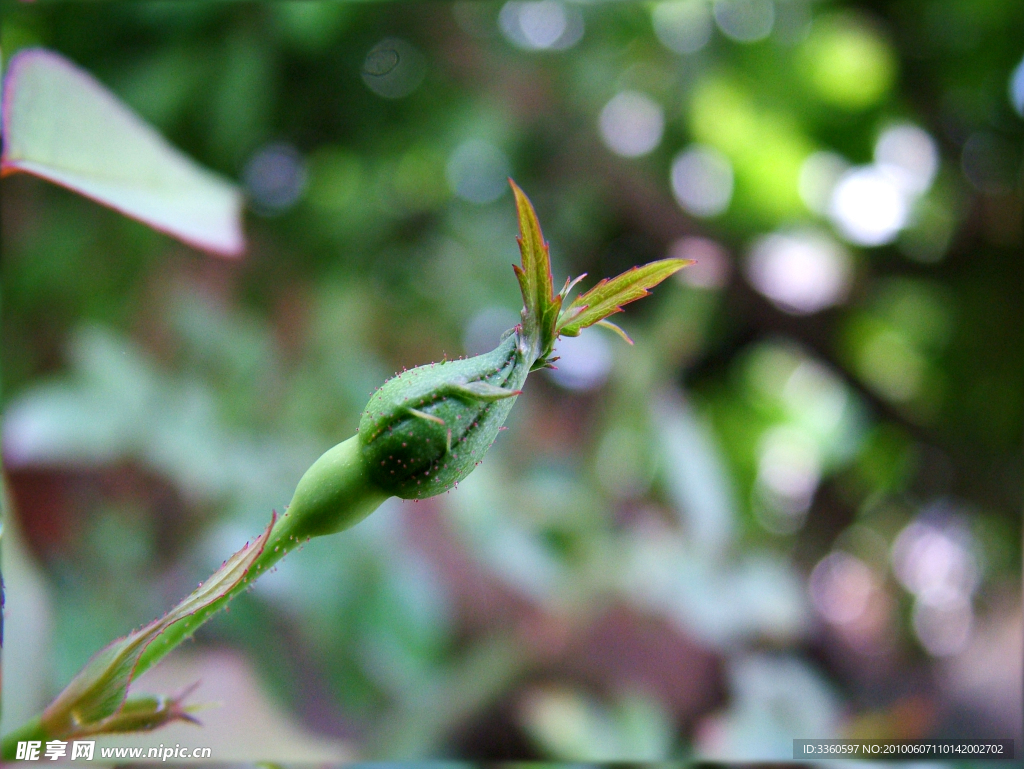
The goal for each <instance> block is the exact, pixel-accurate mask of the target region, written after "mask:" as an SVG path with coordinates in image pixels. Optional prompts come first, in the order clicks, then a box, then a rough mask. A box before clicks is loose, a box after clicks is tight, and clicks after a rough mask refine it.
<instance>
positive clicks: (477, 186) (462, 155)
mask: <svg viewBox="0 0 1024 769" xmlns="http://www.w3.org/2000/svg"><path fill="white" fill-rule="evenodd" d="M445 172H446V175H447V177H448V184H449V186H451V188H452V192H454V193H455V194H456V195H458V196H459V197H460V198H462V199H463V200H467V201H469V202H470V203H477V204H479V205H483V204H485V203H493V202H494V201H495V200H497V199H498V198H500V197H501V196H502V195H503V194H504V193H505V190H506V188H507V182H506V180H507V179H508V176H509V173H510V171H509V162H508V158H507V157H505V153H504V152H502V151H501V150H499V149H498V148H497V147H495V146H494V145H493V144H490V143H489V142H485V141H483V140H481V139H470V140H469V141H466V142H463V143H462V144H460V145H459V146H458V147H456V148H455V151H454V152H453V153H452V154H451V157H449V159H448V164H447V167H446V168H445Z"/></svg>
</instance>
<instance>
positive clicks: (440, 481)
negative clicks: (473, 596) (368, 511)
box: [359, 330, 533, 499]
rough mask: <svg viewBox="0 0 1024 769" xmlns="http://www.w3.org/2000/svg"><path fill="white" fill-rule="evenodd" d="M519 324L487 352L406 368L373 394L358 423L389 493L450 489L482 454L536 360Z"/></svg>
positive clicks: (407, 495)
mask: <svg viewBox="0 0 1024 769" xmlns="http://www.w3.org/2000/svg"><path fill="white" fill-rule="evenodd" d="M529 352H530V351H529V349H528V348H527V347H526V346H525V345H523V344H522V339H521V337H520V334H519V332H518V330H513V331H511V332H509V333H507V334H506V335H505V337H504V338H503V340H502V341H501V343H499V345H498V346H497V347H496V348H495V349H494V350H491V351H490V352H488V353H484V354H483V355H477V356H474V357H472V358H466V359H464V360H454V361H443V362H441V363H431V364H428V365H426V366H419V367H417V368H413V369H409V370H408V371H403V372H402V373H401V374H399V375H398V376H396V377H394V378H393V379H390V380H388V381H387V382H385V383H384V384H383V385H382V386H381V387H380V389H378V390H377V391H376V392H375V393H374V394H373V395H372V396H371V398H370V402H369V403H367V405H366V410H365V411H363V415H362V418H361V420H360V422H359V441H360V448H361V452H362V457H363V461H364V464H365V467H366V472H367V474H368V475H369V477H370V479H371V481H372V482H373V483H374V484H375V485H377V486H378V487H379V488H380V489H382V490H383V491H385V492H386V493H388V494H393V495H394V496H397V497H401V498H403V499H423V498H425V497H432V496H434V495H435V494H440V493H441V492H443V491H448V490H449V489H451V488H452V487H454V485H455V484H456V483H458V482H459V481H461V480H462V479H463V478H465V477H466V476H467V475H469V473H470V472H471V471H472V470H473V467H474V466H475V465H476V464H477V463H478V462H479V461H480V460H481V459H483V457H484V454H485V453H486V452H487V449H489V448H490V446H491V444H492V443H493V442H494V439H495V438H496V437H497V435H498V430H499V428H500V427H501V426H502V424H503V423H504V422H505V418H506V417H507V416H508V413H509V411H510V410H511V408H512V404H513V403H514V402H515V400H516V396H518V395H519V392H520V388H521V387H522V386H523V382H525V381H526V375H527V374H528V373H529V371H530V366H531V364H532V363H533V361H532V360H531V358H530V355H529Z"/></svg>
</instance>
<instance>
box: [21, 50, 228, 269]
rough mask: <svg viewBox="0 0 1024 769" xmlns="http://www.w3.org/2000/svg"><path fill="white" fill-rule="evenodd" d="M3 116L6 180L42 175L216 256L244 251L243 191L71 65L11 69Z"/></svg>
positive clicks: (57, 62)
mask: <svg viewBox="0 0 1024 769" xmlns="http://www.w3.org/2000/svg"><path fill="white" fill-rule="evenodd" d="M3 107H4V114H3V140H4V150H3V160H2V172H3V173H4V174H8V173H12V172H15V171H24V172H26V173H30V174H34V175H36V176H39V177H41V178H43V179H47V180H49V181H51V182H54V183H56V184H60V185H62V186H64V187H67V188H68V189H71V190H74V191H75V192H78V193H80V194H82V195H85V196H86V197H89V198H92V199H93V200H95V201H97V202H99V203H102V204H104V205H107V206H110V207H111V208H113V209H115V210H117V211H120V212H121V213H123V214H125V215H126V216H130V217H132V218H134V219H138V220H139V221H141V222H144V223H146V224H148V225H150V226H151V227H153V228H155V229H157V230H161V231H163V232H166V233H168V234H170V235H173V236H174V237H176V238H179V239H180V240H183V241H184V242H186V243H189V244H190V245H193V246H195V247H197V248H201V249H203V250H206V251H210V252H213V253H216V254H221V255H224V256H236V255H238V254H240V253H241V252H242V250H243V249H244V247H245V243H244V238H243V235H242V226H241V209H242V196H241V193H240V192H239V190H238V189H237V188H236V187H235V186H234V185H232V184H230V183H229V182H227V181H225V180H224V179H222V178H220V177H219V176H216V175H215V174H213V173H212V172H210V171H207V170H206V169H204V168H202V167H200V166H199V165H197V164H196V163H195V162H194V161H192V160H191V159H189V158H188V157H186V156H185V155H183V154H182V153H181V152H179V151H178V150H176V149H175V148H173V147H172V146H171V145H170V144H168V143H167V141H166V140H165V139H164V138H163V137H162V136H160V134H158V133H157V132H156V131H155V130H154V129H153V128H151V127H150V126H149V125H147V124H146V123H145V122H144V121H143V120H142V119H141V118H139V117H138V115H136V114H135V113H134V112H132V111H131V110H130V109H128V107H126V106H125V105H124V104H123V103H121V102H120V101H119V100H118V99H117V97H116V96H114V95H113V94H112V93H111V92H110V91H108V90H107V89H106V88H105V87H104V86H103V85H101V84H100V83H99V82H98V81H96V80H95V79H94V78H93V77H92V76H91V75H89V74H87V73H86V72H84V71H82V70H81V69H79V68H78V67H76V66H75V65H74V64H72V63H71V62H69V61H67V60H66V59H64V58H62V57H61V56H58V55H57V54H55V53H52V52H50V51H46V50H44V49H41V48H33V49H29V50H26V51H23V52H21V53H19V54H18V55H17V56H15V57H14V58H13V59H11V62H10V65H9V67H8V70H7V74H6V76H5V78H4V88H3Z"/></svg>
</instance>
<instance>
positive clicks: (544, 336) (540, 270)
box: [508, 179, 562, 354]
mask: <svg viewBox="0 0 1024 769" xmlns="http://www.w3.org/2000/svg"><path fill="white" fill-rule="evenodd" d="M508 183H509V184H510V185H512V193H513V194H514V195H515V198H516V210H517V211H518V213H519V238H518V242H519V251H520V253H521V254H522V256H523V265H522V267H521V268H520V267H518V266H514V267H513V269H514V270H515V273H516V278H517V279H518V280H519V289H520V291H521V292H522V294H523V330H524V331H525V332H526V336H527V338H528V339H530V340H532V341H534V342H535V343H536V344H537V345H538V350H539V352H540V354H544V352H545V351H548V350H550V348H551V345H552V344H553V343H554V340H555V322H556V321H557V319H558V311H559V310H560V309H561V306H562V297H561V296H555V289H554V280H553V279H552V277H551V257H550V255H549V253H548V244H547V243H545V242H544V236H543V234H542V233H541V231H540V223H539V222H538V221H537V214H536V212H535V211H534V210H533V205H532V204H531V203H530V199H529V198H527V197H526V194H525V193H524V192H523V191H522V190H521V189H519V186H518V185H517V184H516V183H515V182H514V181H512V180H511V179H509V180H508Z"/></svg>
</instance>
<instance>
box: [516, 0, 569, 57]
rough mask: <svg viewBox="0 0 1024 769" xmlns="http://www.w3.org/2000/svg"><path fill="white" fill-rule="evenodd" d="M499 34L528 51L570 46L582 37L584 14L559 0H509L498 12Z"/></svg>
mask: <svg viewBox="0 0 1024 769" xmlns="http://www.w3.org/2000/svg"><path fill="white" fill-rule="evenodd" d="M498 24H499V26H500V27H501V31H502V34H503V35H504V36H505V38H506V39H507V40H508V41H509V42H511V43H512V44H513V45H515V46H517V47H519V48H524V49H526V50H528V51H542V50H552V49H553V50H564V49H566V48H572V47H573V46H574V45H576V43H578V42H579V41H580V39H581V38H582V37H583V15H582V14H581V13H580V10H579V9H578V8H576V7H575V6H570V5H566V4H565V3H563V2H560V0H525V1H521V0H510V2H507V3H505V5H503V6H502V8H501V11H500V13H499V14H498Z"/></svg>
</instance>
